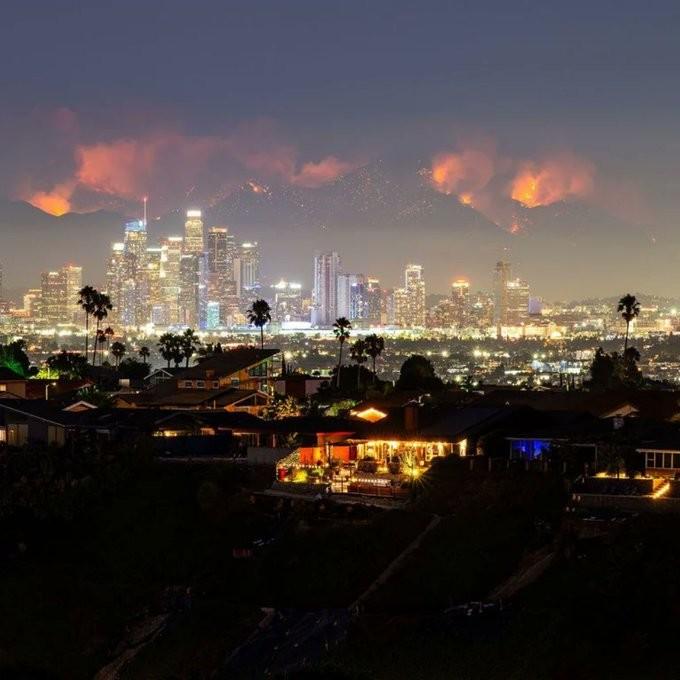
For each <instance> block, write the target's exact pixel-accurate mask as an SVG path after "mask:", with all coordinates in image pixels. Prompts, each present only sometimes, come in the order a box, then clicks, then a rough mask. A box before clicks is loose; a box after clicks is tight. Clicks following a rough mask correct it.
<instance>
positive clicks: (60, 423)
mask: <svg viewBox="0 0 680 680" xmlns="http://www.w3.org/2000/svg"><path fill="white" fill-rule="evenodd" d="M80 418H81V412H71V411H64V410H62V409H60V408H58V407H55V406H53V405H51V404H49V403H48V402H47V401H44V400H42V401H41V400H37V399H27V400H0V444H7V445H8V446H17V447H21V446H25V445H26V444H29V443H40V444H46V445H48V446H57V447H61V446H64V445H65V444H66V442H67V441H68V439H69V437H70V436H71V435H72V433H73V432H75V431H76V430H77V428H78V423H79V421H80Z"/></svg>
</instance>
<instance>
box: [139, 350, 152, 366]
mask: <svg viewBox="0 0 680 680" xmlns="http://www.w3.org/2000/svg"><path fill="white" fill-rule="evenodd" d="M137 354H139V356H140V357H142V362H143V363H144V364H146V362H147V360H148V358H149V357H150V356H151V352H150V351H149V348H148V347H146V346H143V347H140V348H139V352H137Z"/></svg>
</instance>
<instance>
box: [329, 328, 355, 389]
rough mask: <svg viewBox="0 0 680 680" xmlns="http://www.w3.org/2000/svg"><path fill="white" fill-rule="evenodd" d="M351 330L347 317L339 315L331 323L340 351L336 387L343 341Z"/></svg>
mask: <svg viewBox="0 0 680 680" xmlns="http://www.w3.org/2000/svg"><path fill="white" fill-rule="evenodd" d="M351 330H352V324H351V323H350V321H349V319H346V318H345V317H344V316H341V317H340V318H339V319H336V320H335V323H334V324H333V335H335V337H336V339H337V341H338V342H339V343H340V353H339V355H338V372H337V377H336V387H337V388H338V389H340V367H341V366H342V348H343V347H344V345H345V341H346V340H347V338H349V336H350V331H351Z"/></svg>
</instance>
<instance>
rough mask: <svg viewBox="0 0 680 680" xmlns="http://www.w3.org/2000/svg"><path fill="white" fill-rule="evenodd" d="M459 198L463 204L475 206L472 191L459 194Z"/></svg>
mask: <svg viewBox="0 0 680 680" xmlns="http://www.w3.org/2000/svg"><path fill="white" fill-rule="evenodd" d="M458 200H459V201H460V202H461V203H462V204H463V205H469V206H471V207H474V206H473V203H472V194H470V193H462V194H459V195H458Z"/></svg>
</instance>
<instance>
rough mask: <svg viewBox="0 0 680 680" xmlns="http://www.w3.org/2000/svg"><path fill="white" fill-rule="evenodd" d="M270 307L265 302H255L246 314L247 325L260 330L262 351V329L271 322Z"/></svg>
mask: <svg viewBox="0 0 680 680" xmlns="http://www.w3.org/2000/svg"><path fill="white" fill-rule="evenodd" d="M271 311H272V310H271V307H270V306H269V303H268V302H267V301H266V300H255V302H253V304H252V306H251V307H250V309H249V310H248V311H247V312H246V316H247V317H248V323H249V324H250V325H251V326H257V327H258V328H259V329H260V349H264V327H265V325H266V324H267V323H269V322H270V321H271V320H272V315H271Z"/></svg>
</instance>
